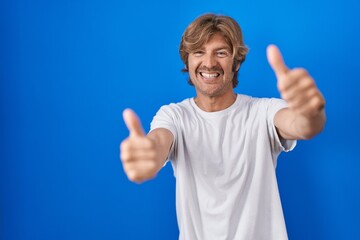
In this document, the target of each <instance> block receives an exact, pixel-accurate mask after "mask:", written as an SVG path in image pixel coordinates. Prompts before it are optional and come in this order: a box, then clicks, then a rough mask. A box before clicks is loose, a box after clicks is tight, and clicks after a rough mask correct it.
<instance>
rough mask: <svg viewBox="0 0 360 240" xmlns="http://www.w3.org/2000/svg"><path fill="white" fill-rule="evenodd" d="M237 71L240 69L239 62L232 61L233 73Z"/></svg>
mask: <svg viewBox="0 0 360 240" xmlns="http://www.w3.org/2000/svg"><path fill="white" fill-rule="evenodd" d="M239 69H240V62H239V61H236V60H234V63H233V69H232V70H233V72H237V71H239Z"/></svg>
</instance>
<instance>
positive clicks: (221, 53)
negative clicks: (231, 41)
mask: <svg viewBox="0 0 360 240" xmlns="http://www.w3.org/2000/svg"><path fill="white" fill-rule="evenodd" d="M217 55H218V56H219V57H226V56H227V55H228V53H227V52H226V51H220V52H217Z"/></svg>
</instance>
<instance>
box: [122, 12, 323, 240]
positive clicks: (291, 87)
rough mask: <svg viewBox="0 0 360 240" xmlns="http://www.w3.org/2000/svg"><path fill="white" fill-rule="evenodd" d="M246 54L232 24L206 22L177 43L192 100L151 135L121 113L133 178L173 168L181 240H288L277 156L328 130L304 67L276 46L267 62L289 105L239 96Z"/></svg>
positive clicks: (162, 118)
mask: <svg viewBox="0 0 360 240" xmlns="http://www.w3.org/2000/svg"><path fill="white" fill-rule="evenodd" d="M246 53H247V48H246V46H245V45H244V41H243V37H242V33H241V29H240V26H239V25H238V24H237V23H236V21H235V20H233V19H232V18H230V17H227V16H218V15H213V14H206V15H203V16H200V17H199V18H197V19H196V20H195V21H194V22H192V23H191V24H190V25H189V26H188V27H187V29H186V30H185V32H184V34H183V37H182V40H181V44H180V55H181V58H182V60H183V62H184V64H185V70H184V71H186V72H188V73H189V83H190V84H191V85H193V86H194V87H195V89H196V97H194V98H189V99H185V100H184V101H182V102H180V103H177V104H170V105H166V106H163V107H161V109H160V110H159V111H158V112H157V114H156V116H155V117H154V119H153V121H152V123H151V130H150V132H149V133H148V134H147V135H145V134H144V132H143V130H142V127H141V123H140V121H139V119H138V117H137V116H136V115H135V113H134V112H133V111H131V110H130V109H127V110H125V111H124V113H123V117H124V121H125V123H126V125H127V127H128V129H129V131H130V135H129V137H128V138H127V139H125V140H124V141H123V142H122V144H121V160H122V163H123V167H124V170H125V172H126V174H127V176H128V178H129V179H130V180H131V181H134V182H143V181H145V180H148V179H151V178H153V177H155V176H156V174H157V173H158V171H159V170H160V169H161V168H162V167H163V166H164V164H165V163H166V161H167V160H168V159H169V160H170V161H171V163H172V166H173V169H174V173H175V176H176V210H177V216H178V224H179V230H180V236H179V239H186V240H193V239H206V240H209V239H210V240H211V239H216V240H219V239H251V240H253V239H276V240H281V239H287V233H286V227H285V222H284V217H283V212H282V207H281V202H280V198H279V193H278V187H277V182H276V174H275V167H276V161H277V157H278V155H279V154H280V152H281V151H290V150H292V149H293V148H294V146H295V144H296V140H297V139H310V138H312V137H313V136H315V135H316V134H318V133H319V132H320V131H321V130H322V129H323V127H324V124H325V112H324V105H325V100H324V98H323V96H322V94H321V93H320V91H319V90H318V88H317V87H316V85H315V82H314V80H313V79H312V78H311V76H310V75H309V74H308V73H307V72H306V71H305V70H304V69H301V68H298V69H289V68H287V67H286V65H285V64H284V62H283V59H282V56H281V54H280V51H279V50H278V48H277V47H276V46H274V45H270V46H269V47H268V48H267V57H268V61H269V63H270V65H271V67H272V69H273V70H274V72H275V74H276V77H277V80H278V84H277V85H278V89H279V91H280V93H281V97H282V98H283V99H275V98H271V99H268V98H252V97H249V96H246V95H242V94H236V93H235V92H234V87H236V85H237V83H238V79H237V75H238V71H239V69H240V65H241V63H242V62H243V61H244V60H245V56H246Z"/></svg>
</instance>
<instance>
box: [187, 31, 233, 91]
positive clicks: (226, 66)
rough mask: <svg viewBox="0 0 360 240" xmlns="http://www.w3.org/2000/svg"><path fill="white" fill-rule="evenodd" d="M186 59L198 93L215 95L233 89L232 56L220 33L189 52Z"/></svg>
mask: <svg viewBox="0 0 360 240" xmlns="http://www.w3.org/2000/svg"><path fill="white" fill-rule="evenodd" d="M188 60H189V61H188V63H189V69H188V70H189V75H190V79H191V81H192V83H193V84H194V86H195V88H196V92H197V94H198V95H199V94H202V95H205V96H208V97H217V96H221V95H223V94H224V93H227V92H228V91H233V86H232V80H233V77H234V72H233V58H232V54H231V49H230V46H229V45H228V44H227V43H226V41H225V39H224V37H223V36H222V35H221V34H219V33H217V34H214V35H213V36H212V37H211V38H210V39H209V41H208V42H207V43H205V44H204V45H203V46H202V47H201V48H200V49H198V50H196V51H195V52H193V53H190V54H189V59H188ZM239 66H240V65H239ZM239 66H237V69H236V70H238V68H239Z"/></svg>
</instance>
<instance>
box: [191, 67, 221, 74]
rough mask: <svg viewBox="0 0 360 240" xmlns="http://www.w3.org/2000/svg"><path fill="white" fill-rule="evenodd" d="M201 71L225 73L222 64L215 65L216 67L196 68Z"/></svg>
mask: <svg viewBox="0 0 360 240" xmlns="http://www.w3.org/2000/svg"><path fill="white" fill-rule="evenodd" d="M200 71H206V72H220V73H223V69H222V68H221V67H220V66H214V67H211V68H208V67H206V66H201V67H199V68H198V69H197V70H196V72H200Z"/></svg>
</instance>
